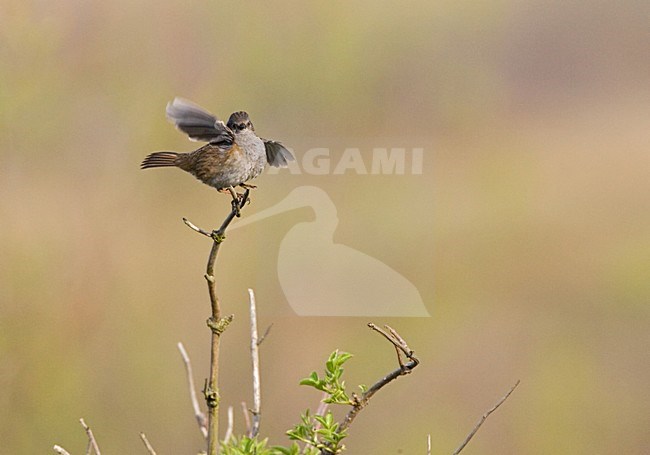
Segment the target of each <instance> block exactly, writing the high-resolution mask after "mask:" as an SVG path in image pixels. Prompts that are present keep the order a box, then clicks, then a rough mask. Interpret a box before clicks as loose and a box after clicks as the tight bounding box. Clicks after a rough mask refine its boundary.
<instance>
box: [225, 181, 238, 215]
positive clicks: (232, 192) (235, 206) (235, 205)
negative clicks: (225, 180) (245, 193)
mask: <svg viewBox="0 0 650 455" xmlns="http://www.w3.org/2000/svg"><path fill="white" fill-rule="evenodd" d="M226 189H227V190H228V192H230V195H231V196H232V209H233V211H234V212H235V215H236V216H237V217H240V216H241V213H239V201H240V199H239V198H240V197H241V196H242V195H241V194H238V193H237V192H236V191H235V188H233V187H232V186H229V187H228V188H226Z"/></svg>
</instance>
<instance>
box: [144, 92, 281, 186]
mask: <svg viewBox="0 0 650 455" xmlns="http://www.w3.org/2000/svg"><path fill="white" fill-rule="evenodd" d="M167 118H168V119H169V120H170V121H171V122H172V123H174V124H175V125H176V127H177V128H178V129H179V130H181V131H183V132H185V133H186V134H187V135H188V136H189V137H190V139H191V140H194V141H206V142H208V144H206V145H204V146H202V147H200V148H198V149H196V150H194V151H193V152H189V153H179V152H170V151H163V152H154V153H152V154H150V155H149V156H147V157H146V158H145V159H144V161H142V165H141V168H142V169H149V168H154V167H178V168H180V169H182V170H184V171H186V172H189V173H190V174H192V175H193V176H195V177H196V178H197V179H199V180H200V181H202V182H203V183H205V184H206V185H209V186H212V187H214V188H216V189H217V190H218V191H229V192H230V193H231V194H233V195H234V194H235V191H234V187H236V186H242V187H245V188H246V187H251V186H252V185H246V182H248V181H249V180H251V179H254V178H255V177H257V176H258V175H260V174H261V173H262V171H263V170H264V168H265V167H266V165H267V164H270V165H271V166H275V167H286V166H287V162H288V161H293V159H294V158H293V156H292V155H291V153H290V152H289V151H288V150H287V149H286V148H285V147H284V146H283V145H282V144H280V143H279V142H275V141H268V140H264V139H261V138H259V137H258V136H257V135H256V134H255V129H254V128H253V124H252V123H251V121H250V118H249V117H248V114H247V113H246V112H243V111H240V112H235V113H233V114H232V115H231V116H230V118H229V119H228V124H227V125H226V124H224V123H223V122H222V121H221V120H219V119H217V118H216V117H215V116H214V115H212V114H210V113H209V112H208V111H206V110H204V109H203V108H201V107H199V106H197V105H195V104H193V103H191V102H189V101H186V100H183V99H181V98H175V99H174V101H172V102H171V103H169V104H168V105H167Z"/></svg>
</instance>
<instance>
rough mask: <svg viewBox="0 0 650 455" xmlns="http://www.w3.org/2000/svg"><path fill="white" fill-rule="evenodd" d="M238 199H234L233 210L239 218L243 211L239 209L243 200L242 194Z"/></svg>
mask: <svg viewBox="0 0 650 455" xmlns="http://www.w3.org/2000/svg"><path fill="white" fill-rule="evenodd" d="M237 196H238V197H237V199H233V200H232V210H233V212H235V216H236V217H237V218H239V217H240V216H241V212H240V211H239V204H240V201H241V196H242V195H240V194H238V195H237Z"/></svg>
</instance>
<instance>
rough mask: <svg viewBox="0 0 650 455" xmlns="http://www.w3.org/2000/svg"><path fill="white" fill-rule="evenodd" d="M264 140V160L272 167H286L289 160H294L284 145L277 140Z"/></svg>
mask: <svg viewBox="0 0 650 455" xmlns="http://www.w3.org/2000/svg"><path fill="white" fill-rule="evenodd" d="M262 140H263V141H264V148H265V149H266V161H268V163H269V164H270V165H271V166H273V167H287V164H288V162H289V161H294V157H293V155H292V154H291V152H290V151H289V150H287V149H286V148H285V146H284V145H282V144H280V143H279V142H277V141H268V140H266V139H262Z"/></svg>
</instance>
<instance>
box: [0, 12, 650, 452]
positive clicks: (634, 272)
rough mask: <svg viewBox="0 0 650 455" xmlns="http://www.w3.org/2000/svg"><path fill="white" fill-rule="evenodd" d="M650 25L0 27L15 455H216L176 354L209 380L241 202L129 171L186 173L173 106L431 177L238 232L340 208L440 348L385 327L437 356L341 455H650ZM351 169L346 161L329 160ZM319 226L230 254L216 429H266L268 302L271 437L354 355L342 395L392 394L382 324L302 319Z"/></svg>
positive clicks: (1, 318)
mask: <svg viewBox="0 0 650 455" xmlns="http://www.w3.org/2000/svg"><path fill="white" fill-rule="evenodd" d="M649 18H650V3H648V2H645V1H643V2H642V1H631V0H630V1H624V2H605V1H600V0H598V1H592V2H583V1H575V0H570V1H526V2H515V1H501V2H490V3H485V4H483V3H478V2H474V3H470V2H452V1H437V2H426V1H415V2H408V3H405V4H399V3H395V2H384V1H369V0H363V1H357V2H342V1H334V2H313V3H307V2H299V1H296V0H293V1H290V0H287V1H284V0H283V1H274V2H216V1H188V2H154V1H150V0H145V1H142V2H130V1H126V0H116V1H113V2H100V1H97V0H90V1H85V2H81V1H79V2H74V1H63V2H44V1H27V2H24V1H15V0H8V1H7V0H5V1H3V2H2V4H1V5H0V58H1V65H2V66H1V68H0V103H1V104H0V154H1V160H0V162H1V163H2V165H1V167H0V194H1V195H2V197H1V198H0V214H1V220H2V222H1V224H0V409H1V410H2V412H0V447H1V449H0V450H1V451H2V453H7V454H14V453H21V454H22V453H25V454H27V453H48V452H51V447H52V445H53V444H55V443H56V444H60V445H62V446H64V447H65V448H66V449H68V450H69V451H70V452H71V453H73V454H80V453H84V450H85V446H86V438H85V435H84V434H83V431H82V429H81V427H80V426H79V424H78V419H79V418H80V417H84V418H85V419H86V421H87V422H88V423H89V424H90V425H91V426H92V428H93V429H94V432H95V434H96V436H97V439H98V441H99V444H100V447H101V448H102V451H103V452H104V453H107V454H110V453H143V452H144V448H143V447H141V442H140V441H139V437H138V433H139V432H140V431H144V432H145V433H146V434H147V435H148V437H149V439H150V441H151V443H152V444H153V445H154V447H156V448H157V450H158V452H159V453H163V454H165V453H168V454H180V453H196V452H197V451H198V450H199V449H201V448H202V443H201V437H200V435H199V432H198V430H197V429H196V424H195V421H194V417H193V416H192V411H191V407H190V404H189V400H188V393H187V389H186V384H185V376H184V371H183V366H182V363H181V361H180V357H179V354H178V352H177V350H176V342H178V341H183V342H184V343H185V345H186V347H187V349H188V351H189V353H190V355H191V356H192V358H193V362H194V368H195V374H196V382H197V385H198V386H199V387H200V386H201V384H202V383H203V378H204V377H205V376H206V375H207V363H208V355H209V352H208V346H209V341H208V340H209V331H208V329H207V328H206V327H205V319H206V317H207V316H208V314H209V304H208V297H207V291H206V289H205V283H204V280H203V277H202V274H203V270H204V266H205V260H206V258H207V254H208V251H209V247H210V244H209V241H207V240H206V239H205V238H203V237H201V236H199V235H196V234H195V233H193V232H191V231H190V230H189V229H187V228H186V227H185V226H184V225H183V224H182V223H181V217H183V216H186V217H188V218H189V219H190V220H192V221H193V222H195V223H196V224H198V225H200V226H202V227H204V228H206V229H209V228H212V227H216V226H217V225H218V223H219V222H220V221H221V220H222V218H223V216H224V215H225V212H227V210H228V203H227V198H226V197H225V196H222V195H218V194H217V193H216V192H215V191H214V190H213V189H211V188H208V187H207V186H203V185H200V184H199V183H198V182H196V181H195V180H194V179H193V178H191V177H190V176H188V175H185V174H184V173H182V172H180V171H176V170H174V171H171V170H169V171H162V170H160V171H147V172H142V171H140V170H139V169H138V166H139V162H140V161H141V159H142V158H143V157H144V156H145V155H146V154H147V153H149V152H151V151H154V150H161V149H175V150H183V151H187V150H190V149H191V148H192V147H193V144H191V143H189V142H187V140H186V138H185V137H184V136H183V135H181V134H179V133H178V132H177V131H175V130H174V128H173V127H172V126H171V125H170V124H168V123H167V122H166V120H165V118H164V107H165V104H166V102H167V101H169V100H170V99H172V98H173V97H174V96H177V95H180V96H184V97H187V98H189V99H192V100H195V101H196V102H198V103H199V104H202V105H204V106H205V107H207V108H209V109H210V110H212V111H213V112H215V113H217V114H218V115H220V116H221V117H222V118H224V117H225V116H226V115H228V114H229V113H230V112H232V111H233V110H239V109H246V110H248V111H249V112H250V113H251V115H252V118H253V121H254V122H255V124H256V127H257V131H258V132H259V133H260V134H261V135H263V136H266V137H270V138H275V139H280V140H282V141H284V142H285V143H286V144H287V145H289V146H291V147H292V148H293V149H294V150H295V152H296V155H297V156H298V159H300V156H301V153H303V151H304V150H306V149H308V148H311V147H332V150H334V151H333V152H332V153H333V156H335V155H336V153H338V152H337V150H338V151H341V150H342V148H341V147H346V146H350V147H354V146H358V145H357V144H359V143H361V144H371V145H372V144H376V145H377V146H384V147H392V146H397V147H399V146H401V147H423V148H424V150H425V156H424V170H423V173H422V175H405V176H370V175H367V176H363V175H360V176H358V175H354V174H351V175H345V176H342V177H341V176H339V177H335V176H314V175H307V174H301V175H291V174H289V173H286V172H285V173H280V174H278V175H266V176H262V177H261V178H259V179H258V180H257V181H256V183H257V184H258V185H259V187H260V188H259V189H258V190H256V191H255V193H254V200H253V203H252V205H251V206H249V207H247V209H246V210H247V211H249V212H248V213H254V212H255V211H257V210H260V209H262V208H266V207H269V206H271V205H273V204H275V203H276V202H278V201H279V200H281V199H282V198H283V197H284V196H285V195H286V194H288V193H289V192H290V191H291V190H292V189H293V188H295V187H298V186H300V185H314V186H319V187H322V188H323V189H325V190H327V191H328V193H329V194H330V196H331V197H332V199H333V201H334V202H335V204H336V206H337V210H338V217H339V226H338V230H337V232H336V235H335V240H336V241H337V242H340V243H343V244H346V245H349V246H351V247H353V248H355V249H358V250H360V251H363V252H365V253H366V254H369V255H371V256H374V257H376V258H378V259H380V260H382V261H384V262H385V263H386V264H389V265H390V266H391V267H393V268H394V269H395V270H397V271H399V273H401V274H403V275H404V276H406V277H407V278H408V279H409V280H411V282H413V283H414V284H415V285H416V286H417V287H418V289H419V290H420V293H421V295H422V297H423V298H424V300H425V302H426V304H427V307H428V309H429V311H430V313H431V314H432V317H431V318H423V319H409V318H392V319H386V320H377V319H373V318H371V320H373V321H374V322H376V323H378V324H382V323H389V324H391V325H393V326H394V327H395V328H397V329H398V330H399V331H400V333H401V334H402V335H403V336H404V337H405V338H406V339H407V340H408V341H409V343H410V344H411V347H413V348H414V349H415V350H416V351H417V353H418V354H419V356H420V358H421V360H422V365H421V366H420V367H419V368H418V369H416V370H415V372H414V373H413V374H412V375H410V376H408V377H405V378H401V379H400V380H399V381H397V382H396V383H394V384H392V385H391V386H390V387H388V388H387V389H385V390H384V391H382V392H381V393H380V394H379V395H377V396H376V397H375V399H374V400H373V401H372V402H371V404H370V406H369V407H368V408H367V409H366V410H365V411H364V412H363V413H362V414H361V415H360V417H359V418H358V419H357V421H356V422H355V424H354V426H353V427H352V431H351V436H350V437H349V438H348V440H347V446H348V448H349V452H350V453H357V454H359V453H361V454H365V453H380V454H399V453H402V454H421V453H425V447H426V435H427V434H429V433H430V434H431V436H432V441H433V453H450V452H451V451H452V450H453V449H454V448H455V447H456V446H457V445H458V444H459V443H460V442H461V441H462V440H463V438H464V437H465V435H466V434H467V433H468V431H469V430H470V429H471V428H472V427H473V425H474V423H475V421H476V419H477V418H478V417H479V416H480V415H481V414H482V413H483V412H484V411H485V410H486V409H488V408H489V407H490V406H491V405H492V404H493V403H494V402H495V401H496V400H497V399H498V398H499V397H500V396H501V395H503V393H505V391H507V389H508V388H509V387H510V386H511V385H512V384H513V383H514V382H515V381H516V380H517V379H521V380H522V383H521V385H520V387H519V389H518V390H517V391H516V392H515V394H514V395H513V396H512V397H511V398H510V400H509V401H508V402H506V404H505V405H504V406H503V407H502V408H500V409H499V411H498V412H497V413H495V414H494V415H493V416H492V417H491V418H490V419H489V420H488V422H487V423H486V424H485V425H484V426H483V428H482V429H481V430H480V432H479V433H478V435H477V436H476V437H475V439H474V440H473V441H472V442H471V443H470V446H469V447H468V448H466V449H465V451H464V453H467V454H470V453H476V454H479V453H481V454H483V453H485V454H493V453H513V454H514V453H517V454H522V453H525V454H548V453H554V454H557V453H572V454H573V453H647V452H648V451H649V450H650V432H648V429H649V428H650V361H649V360H650V359H649V354H648V352H649V349H650V330H649V329H650V306H649V305H648V304H649V300H650V299H649V297H650V284H649V283H650V280H649V279H648V272H650V185H649V183H648V182H649V180H650V175H649V170H650V159H649V151H650V149H649V145H650V128H649V125H650V123H649V120H650V84H649V82H650V55H649V50H650V29H648V19H649ZM335 144H336V147H339V146H341V147H339V148H336V147H335V146H334V145H335ZM310 219H313V213H311V212H310V211H309V209H300V210H296V211H293V212H289V213H286V214H283V215H281V216H278V217H274V218H272V219H268V221H265V222H264V223H258V224H256V225H254V226H251V227H250V228H246V229H245V230H244V229H242V230H241V231H236V232H233V233H232V235H230V236H229V239H228V241H227V242H226V243H225V244H224V248H223V250H222V255H221V256H220V258H219V265H218V267H219V271H218V279H219V280H220V294H221V297H222V301H223V306H224V311H225V312H226V313H234V314H235V315H236V319H235V323H234V324H233V325H232V326H231V328H230V329H229V331H228V332H227V335H226V336H225V338H224V341H223V346H222V347H223V351H222V352H223V366H222V378H221V385H222V403H223V405H224V412H225V406H226V405H229V404H232V405H234V406H235V407H236V410H237V413H236V429H237V430H238V431H241V429H242V428H243V419H242V416H241V412H240V411H239V406H240V404H239V403H240V402H241V401H248V402H249V403H250V402H251V391H250V384H251V377H250V367H249V358H248V339H247V330H248V328H247V327H248V323H247V317H248V316H247V312H248V309H247V291H246V289H247V288H248V287H254V288H255V290H256V291H257V296H258V305H259V313H260V314H259V318H260V326H261V330H263V328H265V327H266V326H268V325H269V324H271V323H273V329H272V331H271V334H270V336H269V338H268V339H267V340H266V341H265V342H264V344H263V345H262V350H261V354H262V381H263V420H262V433H263V434H265V435H268V436H269V437H270V438H271V442H272V443H285V441H286V440H285V437H284V431H285V430H286V429H288V428H290V427H291V426H292V425H293V424H294V423H296V422H297V420H298V416H299V413H300V412H301V411H304V409H305V408H307V407H312V409H313V408H315V407H316V406H317V401H318V399H319V396H318V394H317V393H315V392H313V391H311V390H308V389H305V388H304V387H302V388H301V387H299V386H298V385H297V383H298V381H299V379H300V378H302V377H303V376H305V375H307V374H309V372H310V371H312V370H319V371H320V370H321V368H322V364H323V362H324V360H325V358H326V356H327V355H328V354H329V353H330V352H331V351H332V350H334V349H335V348H339V349H342V350H346V351H350V352H352V353H354V354H355V357H354V358H353V359H352V360H351V361H350V362H349V364H348V368H347V370H346V374H348V378H347V382H348V384H349V385H350V386H354V385H356V384H359V383H364V384H370V383H372V382H374V381H375V380H377V379H378V378H379V377H380V376H381V375H383V374H384V373H386V372H387V371H389V370H390V369H392V368H393V367H394V366H395V360H394V352H393V349H392V348H391V347H390V346H389V345H388V344H387V343H386V342H385V341H383V340H382V339H381V338H380V337H378V336H377V335H375V334H373V333H371V332H370V331H369V330H368V329H367V328H366V327H365V324H366V322H368V319H367V318H299V317H296V316H295V315H294V314H293V313H292V311H291V309H290V308H289V307H288V305H287V303H286V301H285V300H284V297H283V294H282V291H281V288H280V287H279V284H278V281H277V273H276V270H275V264H276V261H277V248H278V245H279V242H280V240H281V239H282V237H283V236H284V234H285V233H286V232H287V231H288V229H290V227H291V226H293V225H295V223H297V222H300V221H308V220H310Z"/></svg>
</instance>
